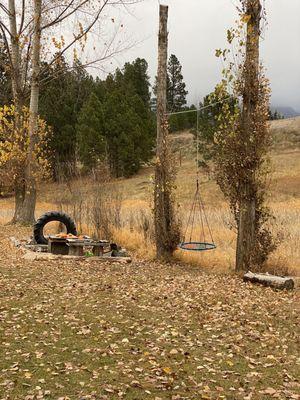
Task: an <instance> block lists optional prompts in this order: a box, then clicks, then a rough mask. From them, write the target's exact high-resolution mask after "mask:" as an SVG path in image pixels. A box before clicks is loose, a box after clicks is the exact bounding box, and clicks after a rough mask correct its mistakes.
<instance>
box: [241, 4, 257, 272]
mask: <svg viewBox="0 0 300 400" xmlns="http://www.w3.org/2000/svg"><path fill="white" fill-rule="evenodd" d="M261 10H262V7H261V2H260V0H248V2H247V11H246V14H247V15H248V16H249V17H250V19H249V21H248V24H247V42H246V58H245V65H244V93H243V109H242V135H243V139H244V144H245V165H246V169H245V171H244V173H243V181H242V185H241V186H242V187H241V199H240V204H239V221H238V238H237V250H236V270H237V271H246V270H248V269H249V268H250V266H251V257H252V255H253V251H254V246H255V242H256V241H255V210H256V196H255V172H254V171H253V169H252V168H251V165H250V166H249V165H247V154H248V152H251V147H252V143H251V140H250V139H251V133H252V130H253V129H254V127H255V121H254V118H255V110H256V107H257V105H258V97H259V37H260V19H261Z"/></svg>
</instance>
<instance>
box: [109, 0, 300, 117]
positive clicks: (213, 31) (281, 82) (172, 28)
mask: <svg viewBox="0 0 300 400" xmlns="http://www.w3.org/2000/svg"><path fill="white" fill-rule="evenodd" d="M161 3H162V4H167V5H169V54H171V53H174V54H176V55H177V57H178V58H179V60H180V62H181V63H182V66H183V75H184V79H185V82H186V84H187V88H188V91H189V101H190V102H194V103H195V102H196V101H197V100H198V99H199V98H202V97H203V96H204V95H206V94H207V93H209V92H210V91H212V90H213V88H214V86H215V84H216V83H217V82H218V81H219V80H220V78H221V69H222V64H221V61H220V60H219V59H217V58H216V57H215V49H217V48H224V47H226V42H225V38H226V30H227V29H228V28H230V27H232V26H233V25H234V21H235V20H236V18H237V11H236V8H235V4H237V3H238V0H161ZM266 8H267V15H268V26H267V29H266V31H265V34H264V36H265V38H264V40H263V41H262V47H261V58H262V61H263V63H264V65H265V66H266V67H267V76H268V77H269V79H270V81H271V86H272V103H273V105H278V106H292V107H294V108H295V109H296V110H298V111H300V0H266ZM158 10H159V0H144V1H143V2H141V3H140V4H136V5H134V6H131V8H130V11H131V13H130V14H127V15H124V14H123V15H122V16H120V18H121V19H122V22H123V21H124V26H125V31H126V32H127V34H130V36H131V39H132V40H133V41H135V42H137V43H138V44H137V45H136V46H134V47H133V48H132V49H130V50H128V51H126V52H125V53H123V54H122V55H119V56H118V58H117V63H119V66H122V64H123V63H124V62H125V61H131V60H133V59H135V58H137V57H143V58H145V59H146V60H147V61H148V63H149V71H150V74H151V77H152V78H153V76H155V74H156V69H157V32H158Z"/></svg>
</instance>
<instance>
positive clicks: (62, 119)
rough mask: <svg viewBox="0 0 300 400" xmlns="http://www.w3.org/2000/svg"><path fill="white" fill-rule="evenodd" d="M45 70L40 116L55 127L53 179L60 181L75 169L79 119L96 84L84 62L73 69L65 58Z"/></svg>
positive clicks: (45, 67)
mask: <svg viewBox="0 0 300 400" xmlns="http://www.w3.org/2000/svg"><path fill="white" fill-rule="evenodd" d="M43 70H44V74H43V77H42V84H43V86H42V90H41V97H40V114H41V116H42V117H43V118H44V119H45V120H46V121H47V123H48V124H49V125H50V126H52V130H53V135H52V138H51V141H50V147H51V149H52V153H53V160H52V165H53V176H54V178H58V176H59V175H60V174H61V173H62V174H63V175H68V174H69V173H71V174H72V172H73V171H74V169H75V166H76V165H75V164H76V124H77V116H78V114H79V112H80V109H81V107H82V105H83V104H84V102H85V101H86V99H87V98H88V96H89V93H90V92H91V90H93V85H94V84H93V80H92V79H91V78H90V77H89V76H88V75H87V74H86V72H85V70H84V69H83V68H82V67H81V65H80V63H77V64H75V66H74V67H73V68H70V66H69V65H68V63H67V62H66V61H65V60H64V59H63V58H61V59H60V62H59V63H57V64H55V65H51V66H47V64H44V68H43Z"/></svg>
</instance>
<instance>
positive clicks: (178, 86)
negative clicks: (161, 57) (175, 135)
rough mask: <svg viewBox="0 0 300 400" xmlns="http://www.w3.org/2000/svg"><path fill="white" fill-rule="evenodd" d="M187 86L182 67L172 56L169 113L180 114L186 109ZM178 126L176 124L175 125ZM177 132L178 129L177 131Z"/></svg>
mask: <svg viewBox="0 0 300 400" xmlns="http://www.w3.org/2000/svg"><path fill="white" fill-rule="evenodd" d="M152 90H153V93H154V95H155V96H156V91H157V77H155V83H154V85H153V87H152ZM187 94H188V91H187V90H186V84H185V83H184V81H183V75H182V66H181V64H180V62H179V60H178V58H177V57H176V56H175V55H174V54H172V55H171V56H170V57H169V61H168V76H167V102H168V111H169V112H178V111H182V110H184V109H185V105H186V104H187V100H186V96H187ZM175 125H176V124H175ZM175 130H176V129H175Z"/></svg>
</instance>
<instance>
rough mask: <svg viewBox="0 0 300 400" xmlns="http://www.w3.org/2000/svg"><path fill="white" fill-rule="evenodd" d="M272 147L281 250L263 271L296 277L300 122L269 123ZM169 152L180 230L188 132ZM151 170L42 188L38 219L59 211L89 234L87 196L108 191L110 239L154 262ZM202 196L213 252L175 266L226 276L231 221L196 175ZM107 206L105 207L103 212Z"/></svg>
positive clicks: (186, 201)
mask: <svg viewBox="0 0 300 400" xmlns="http://www.w3.org/2000/svg"><path fill="white" fill-rule="evenodd" d="M272 132H273V136H274V147H273V149H272V152H271V161H272V175H271V183H270V195H269V199H268V203H269V206H270V207H271V209H272V210H273V212H274V216H275V217H276V220H275V221H274V222H273V223H272V229H273V230H274V233H275V234H279V235H280V246H279V247H278V249H277V250H276V252H275V253H274V254H273V255H272V256H271V258H270V262H269V266H268V269H269V270H270V271H272V270H274V271H276V272H279V273H280V272H281V273H286V272H289V273H291V274H297V275H298V274H300V118H295V119H288V120H281V121H274V122H272ZM171 140H172V144H173V147H174V149H176V150H177V154H179V150H180V153H181V159H182V165H181V166H179V157H178V165H177V170H178V177H177V191H176V194H177V202H178V205H179V207H178V213H179V215H180V218H181V220H182V225H183V230H184V227H185V224H186V219H187V215H188V212H189V210H190V207H191V202H192V199H193V194H194V191H195V179H196V170H195V160H194V159H195V148H194V144H193V136H192V134H190V133H188V132H183V133H180V134H176V135H173V136H172V138H171ZM152 176H153V168H152V167H151V166H149V167H145V168H143V169H142V170H141V171H140V173H139V174H138V175H136V176H134V177H132V178H130V179H119V180H116V181H113V182H109V183H106V184H101V182H100V183H99V180H98V181H91V180H86V179H78V180H75V181H74V182H72V183H71V184H61V185H58V184H44V185H42V187H41V188H40V192H39V201H38V207H37V215H39V214H40V213H42V212H44V211H47V210H50V209H57V208H62V209H64V210H65V211H67V212H69V213H70V214H71V215H73V216H74V218H75V219H76V220H77V223H78V224H79V226H80V228H81V229H82V230H83V231H84V232H86V233H92V232H91V230H92V229H91V227H90V226H89V222H88V221H89V219H88V218H86V217H85V216H86V213H87V210H86V208H88V207H89V204H91V203H92V202H93V200H92V198H91V196H92V195H91V193H92V192H94V191H95V190H96V191H98V190H100V191H103V192H105V193H107V192H110V191H112V192H113V193H114V196H112V197H111V198H109V202H111V204H113V203H114V202H116V201H117V202H119V203H120V204H119V207H121V209H120V219H121V220H120V221H119V222H118V224H117V225H116V226H113V227H112V228H111V229H112V231H113V233H112V235H113V238H114V239H115V240H116V241H118V242H120V243H121V244H122V245H124V246H125V247H126V248H127V249H128V250H129V251H131V252H134V253H135V254H136V255H137V256H139V257H142V258H144V259H151V258H153V256H154V246H153V241H152V240H151V238H152V226H151V225H152V224H151V197H152V188H153V186H152V181H151V180H152ZM201 192H202V196H203V199H204V203H205V205H206V211H207V215H208V219H209V221H210V224H211V228H212V231H213V236H214V240H215V242H216V244H217V246H218V247H217V249H216V250H214V251H211V252H204V253H201V254H198V253H197V254H191V252H183V251H178V252H177V254H176V257H177V258H178V260H181V261H184V262H188V263H192V264H193V265H198V266H200V267H205V268H207V269H209V270H212V271H222V272H223V271H231V270H233V268H234V262H235V240H236V235H235V232H234V231H233V230H231V229H230V226H231V215H230V212H229V210H228V207H227V204H226V201H225V200H224V198H223V196H222V193H221V192H220V190H219V189H218V187H217V185H216V184H215V182H214V181H213V179H212V178H211V177H210V176H208V174H207V173H205V172H202V173H201ZM107 206H109V204H108V205H107V204H106V207H107ZM0 208H1V214H0V216H1V222H7V221H9V219H10V218H11V215H12V211H13V199H11V198H9V199H2V200H1V201H0Z"/></svg>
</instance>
